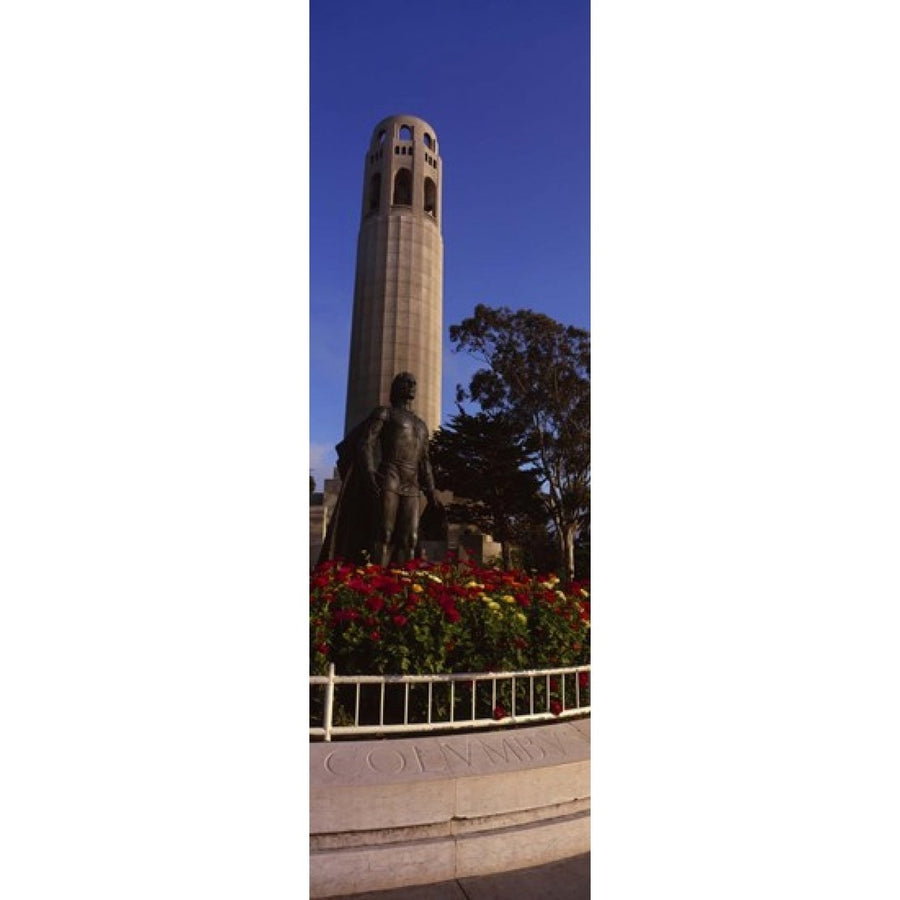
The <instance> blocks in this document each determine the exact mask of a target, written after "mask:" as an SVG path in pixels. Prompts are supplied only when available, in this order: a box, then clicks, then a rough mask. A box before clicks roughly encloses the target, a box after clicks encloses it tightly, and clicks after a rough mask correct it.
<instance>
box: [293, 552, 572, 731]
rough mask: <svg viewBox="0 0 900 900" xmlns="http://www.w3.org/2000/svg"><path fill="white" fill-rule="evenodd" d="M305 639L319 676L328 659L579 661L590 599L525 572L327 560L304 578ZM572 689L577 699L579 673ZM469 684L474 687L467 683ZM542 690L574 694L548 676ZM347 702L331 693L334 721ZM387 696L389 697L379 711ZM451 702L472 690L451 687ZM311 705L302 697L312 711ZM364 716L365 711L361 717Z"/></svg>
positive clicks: (373, 666)
mask: <svg viewBox="0 0 900 900" xmlns="http://www.w3.org/2000/svg"><path fill="white" fill-rule="evenodd" d="M310 642H311V644H310V668H311V673H312V674H315V675H322V674H325V673H326V671H327V667H328V664H329V663H334V664H335V666H336V668H337V671H338V672H340V673H341V674H345V675H351V674H355V675H407V674H416V675H428V674H441V673H460V672H502V671H520V670H524V669H541V668H549V667H554V666H571V665H580V664H584V663H587V662H588V661H589V657H590V596H589V591H588V587H587V585H586V584H585V583H573V584H572V585H570V586H569V587H568V589H566V590H563V589H562V588H561V586H560V583H559V580H558V579H557V578H556V577H555V576H552V575H551V576H544V577H534V576H530V575H527V574H525V573H523V572H504V571H501V570H497V569H481V568H476V567H473V566H471V565H468V564H464V563H458V562H449V561H448V562H445V563H441V564H428V563H423V562H422V561H420V560H413V561H412V562H410V563H407V564H406V565H405V566H403V567H402V568H392V569H383V568H381V567H380V566H375V565H368V566H352V565H350V564H347V563H344V562H341V561H334V562H329V563H325V564H323V565H321V566H319V567H318V568H317V569H316V570H315V571H314V572H313V574H312V576H311V584H310ZM583 674H584V673H583ZM579 688H580V692H581V696H582V698H584V696H585V694H586V692H587V691H588V689H589V685H588V684H587V679H586V677H585V678H584V679H583V680H582V681H581V683H580V685H579ZM471 690H472V691H476V690H477V688H476V686H475V685H474V684H473V685H472V686H471ZM549 690H550V694H549V697H543V698H542V697H539V698H538V699H539V700H546V701H547V702H548V705H549V708H550V709H551V710H558V709H560V708H562V706H563V705H564V704H568V703H569V702H570V701H569V699H568V693H567V694H566V696H565V697H563V696H562V691H563V690H565V691H567V692H568V691H569V690H572V691H574V684H573V685H572V686H571V688H570V687H569V686H567V685H565V684H564V685H563V686H562V687H561V686H560V685H559V683H558V682H556V683H553V682H551V683H550V685H549ZM494 699H495V707H494V709H493V714H494V715H495V716H496V717H497V718H502V717H503V716H505V715H506V709H507V708H508V706H509V704H510V702H511V699H512V698H511V697H502V696H501V697H500V698H494ZM351 702H352V701H351V700H350V699H349V698H345V699H342V698H337V707H338V714H337V715H338V718H340V716H341V711H340V710H341V709H342V708H343V709H344V710H346V709H347V707H348V706H349V705H350V704H351ZM396 702H399V701H394V702H392V701H391V699H390V698H389V701H388V703H387V715H388V717H390V716H391V715H392V714H393V712H392V710H393V708H394V707H395V705H396ZM443 702H445V703H446V702H447V701H443ZM454 702H458V703H460V704H461V705H462V704H468V703H470V702H471V696H469V698H466V697H465V696H464V693H463V692H459V696H456V697H455V700H454ZM317 706H318V703H317V702H315V701H314V700H312V699H311V715H312V716H315V715H316V714H317V712H318V710H317V708H316V707H317ZM363 706H364V707H371V703H369V704H366V703H364V704H363ZM413 706H414V710H413V714H415V707H416V703H414V704H413ZM370 714H371V712H369V713H366V712H365V710H364V716H365V715H370Z"/></svg>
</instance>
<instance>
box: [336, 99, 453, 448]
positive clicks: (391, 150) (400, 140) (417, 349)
mask: <svg viewBox="0 0 900 900" xmlns="http://www.w3.org/2000/svg"><path fill="white" fill-rule="evenodd" d="M363 173H364V174H363V191H362V211H361V219H360V226H359V240H358V242H357V249H356V281H355V284H354V288H353V325H352V331H351V336H350V371H349V376H348V380H347V410H346V418H345V421H344V433H345V434H347V433H348V432H349V431H350V430H351V429H353V428H354V427H355V426H356V425H358V424H359V423H360V422H361V421H362V420H363V419H365V418H366V417H367V416H368V415H369V414H370V413H371V412H372V410H373V409H374V408H375V407H376V406H386V405H387V404H388V403H389V397H390V389H391V382H392V381H393V379H394V376H395V375H397V374H398V373H399V372H404V371H405V372H412V374H413V375H415V377H416V380H417V382H418V391H417V394H416V399H415V401H414V402H413V410H414V412H415V413H416V414H417V415H418V416H419V417H420V418H421V419H424V421H425V424H426V425H427V426H428V429H429V430H430V431H434V430H435V429H436V428H438V427H439V426H440V424H441V338H442V335H441V329H442V303H443V267H444V244H443V239H442V238H441V215H442V208H441V157H440V153H439V152H438V141H437V135H436V134H435V132H434V129H433V128H432V127H431V126H430V125H429V124H428V123H427V122H425V121H424V120H423V119H419V118H417V117H416V116H389V117H388V118H387V119H383V120H382V121H381V122H379V123H378V124H377V125H376V126H375V129H374V130H373V132H372V138H371V140H370V142H369V146H368V148H367V150H366V159H365V165H364V168H363Z"/></svg>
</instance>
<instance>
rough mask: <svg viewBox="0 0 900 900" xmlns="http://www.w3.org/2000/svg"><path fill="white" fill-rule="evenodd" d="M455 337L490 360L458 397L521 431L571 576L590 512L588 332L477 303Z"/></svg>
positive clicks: (453, 328)
mask: <svg viewBox="0 0 900 900" xmlns="http://www.w3.org/2000/svg"><path fill="white" fill-rule="evenodd" d="M450 340H451V341H452V342H453V345H454V350H457V351H465V352H467V353H469V354H471V355H472V356H474V357H475V358H476V359H478V360H480V361H481V362H482V363H484V366H485V367H484V368H481V369H479V370H478V371H477V372H475V374H474V375H473V376H472V378H471V380H470V382H469V386H468V388H467V389H465V388H463V387H462V386H461V385H460V386H457V401H458V402H460V403H462V402H465V401H471V402H474V403H477V404H478V405H479V406H480V407H481V409H482V410H483V411H484V412H486V413H489V414H491V415H495V414H502V415H503V416H504V417H505V418H506V419H507V420H508V421H509V422H510V423H511V424H512V426H513V427H515V428H516V429H518V430H519V433H520V434H521V436H522V441H523V448H524V449H525V451H526V452H527V453H528V454H529V456H530V459H531V462H532V468H533V470H534V472H535V474H536V475H537V476H538V478H539V479H540V481H541V486H542V497H543V499H544V502H545V504H546V507H547V512H548V513H549V515H550V518H551V520H552V522H553V527H554V531H555V533H556V540H557V547H558V550H559V561H560V569H561V571H562V572H563V574H564V577H565V578H566V579H567V580H571V579H572V578H573V577H574V573H575V540H576V537H577V535H578V532H579V529H580V528H581V527H582V526H583V525H584V524H585V523H586V521H587V516H588V514H589V512H590V471H591V470H590V464H591V460H590V415H591V413H590V334H589V333H588V332H587V331H584V330H583V329H580V328H575V327H573V326H570V325H563V324H561V323H559V322H557V321H556V320H555V319H551V318H550V317H549V316H546V315H543V314H542V313H536V312H533V311H532V310H529V309H521V310H510V309H509V308H507V307H499V308H496V309H493V308H491V307H488V306H484V305H482V304H479V305H478V306H476V307H475V313H474V315H473V316H471V317H470V318H468V319H464V320H463V321H462V322H461V323H460V324H459V325H453V326H451V328H450Z"/></svg>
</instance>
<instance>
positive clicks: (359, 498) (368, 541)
mask: <svg viewBox="0 0 900 900" xmlns="http://www.w3.org/2000/svg"><path fill="white" fill-rule="evenodd" d="M367 424H368V423H367V422H362V423H361V424H360V425H357V426H356V428H354V429H353V430H352V431H351V432H350V434H348V435H347V437H345V438H344V440H342V441H341V442H340V443H339V444H338V445H337V448H336V449H337V455H338V459H337V468H338V474H339V475H340V477H341V489H340V492H339V493H338V498H337V503H336V504H335V506H334V510H333V511H332V514H331V519H330V520H329V522H328V529H327V531H326V532H325V543H324V544H323V545H322V550H321V552H320V553H319V562H320V563H321V562H325V561H327V560H330V559H346V560H347V561H348V562H353V563H358V562H363V552H364V551H365V552H366V553H371V551H372V535H373V533H374V531H373V525H374V523H373V521H372V517H373V513H374V509H373V504H372V500H371V498H370V497H369V494H368V491H367V489H366V483H365V479H364V477H363V473H362V466H361V464H360V459H359V454H360V445H361V442H362V439H363V437H364V434H365V429H366V425H367Z"/></svg>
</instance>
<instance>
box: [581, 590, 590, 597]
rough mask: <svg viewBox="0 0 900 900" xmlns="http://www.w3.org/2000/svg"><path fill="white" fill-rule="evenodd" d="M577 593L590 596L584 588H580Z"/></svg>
mask: <svg viewBox="0 0 900 900" xmlns="http://www.w3.org/2000/svg"><path fill="white" fill-rule="evenodd" d="M578 593H579V594H581V596H582V597H590V596H591V595H590V594H589V593H588V592H587V591H586V590H585V589H584V588H581V589H580V590H579V591H578Z"/></svg>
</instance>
